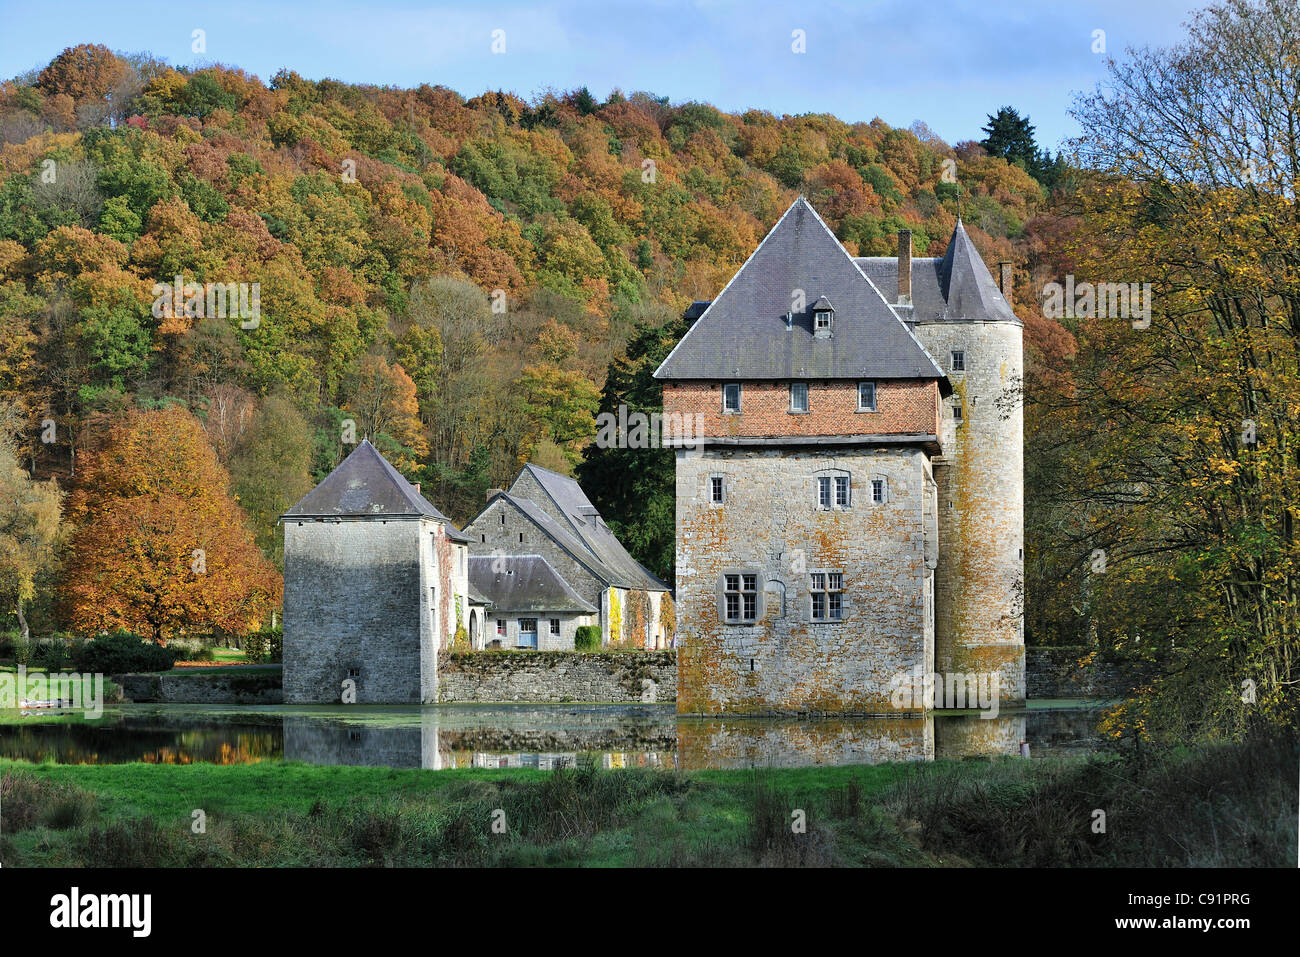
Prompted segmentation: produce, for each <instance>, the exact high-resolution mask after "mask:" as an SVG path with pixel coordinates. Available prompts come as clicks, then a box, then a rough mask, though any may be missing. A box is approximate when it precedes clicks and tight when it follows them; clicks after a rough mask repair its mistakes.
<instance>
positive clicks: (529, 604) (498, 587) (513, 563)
mask: <svg viewBox="0 0 1300 957" xmlns="http://www.w3.org/2000/svg"><path fill="white" fill-rule="evenodd" d="M469 582H470V588H471V589H473V590H474V591H477V592H478V593H480V594H481V595H482V596H483V597H484V598H486V599H487V600H488V601H489V602H491V603H492V607H493V609H495V610H497V611H500V612H521V611H532V612H547V611H556V612H559V611H571V612H581V613H583V614H587V615H594V614H597V609H596V608H595V606H593V605H592V604H591V603H590V602H589V601H586V600H585V599H583V598H582V596H580V595H579V594H578V593H577V592H575V591H574V590H573V589H572V588H570V587H569V584H568V582H566V581H565V580H564V579H563V578H561V577H560V575H559V573H558V572H557V571H556V570H555V569H554V568H552V567H551V565H550V563H549V562H548V561H547V560H546V559H545V558H543V557H542V556H541V555H507V556H504V557H501V556H498V557H492V556H480V557H478V558H471V559H470V560H469Z"/></svg>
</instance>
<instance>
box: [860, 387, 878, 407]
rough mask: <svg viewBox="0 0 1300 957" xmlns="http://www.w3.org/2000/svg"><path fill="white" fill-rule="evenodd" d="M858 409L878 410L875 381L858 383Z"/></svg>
mask: <svg viewBox="0 0 1300 957" xmlns="http://www.w3.org/2000/svg"><path fill="white" fill-rule="evenodd" d="M858 411H859V412H875V411H876V384H875V383H874V382H859V383H858Z"/></svg>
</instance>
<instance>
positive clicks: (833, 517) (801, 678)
mask: <svg viewBox="0 0 1300 957" xmlns="http://www.w3.org/2000/svg"><path fill="white" fill-rule="evenodd" d="M1001 274H1002V283H1001V288H999V284H998V283H996V282H994V280H993V277H992V276H991V275H990V273H989V270H988V269H987V267H986V266H985V265H984V262H983V260H982V259H981V258H980V256H979V254H978V252H977V251H976V250H975V247H974V245H973V244H972V242H971V240H970V237H969V236H968V235H967V234H966V231H965V229H964V228H963V227H962V225H961V223H960V222H959V223H958V224H957V227H956V229H955V230H954V232H953V235H952V238H951V240H950V241H949V244H948V249H947V252H946V253H945V255H944V256H943V257H942V258H937V259H933V258H914V257H913V256H912V249H911V234H910V233H908V232H902V233H900V234H899V250H898V256H897V257H896V258H895V257H887V258H884V257H867V258H854V257H853V256H851V255H850V254H849V252H848V251H847V250H846V249H845V248H844V247H843V246H842V245H841V244H840V242H839V241H838V240H837V239H836V238H835V236H834V235H833V234H832V233H831V231H830V229H829V228H827V226H826V225H825V223H824V222H823V221H822V220H821V218H820V217H819V216H818V215H817V213H816V211H815V210H814V209H813V208H812V206H811V205H810V204H809V203H808V202H807V200H806V199H804V198H802V197H800V198H799V199H798V200H797V201H796V202H795V203H794V204H793V205H792V206H791V207H790V208H789V209H788V210H787V211H786V213H785V214H784V215H783V216H782V217H781V219H780V221H778V222H777V224H776V225H775V226H774V227H773V228H772V230H771V232H770V233H768V235H767V237H766V238H765V239H764V240H763V241H762V242H761V243H760V244H759V246H758V248H757V249H756V250H755V251H754V253H753V254H752V255H751V256H750V258H749V259H748V260H747V261H746V262H745V264H744V265H743V266H742V267H741V269H740V271H739V272H737V273H736V275H735V276H734V277H733V278H732V279H731V281H730V282H729V283H728V284H727V285H726V286H725V287H724V288H723V290H722V291H721V292H720V293H719V294H718V297H717V298H716V299H714V300H712V302H710V303H707V304H697V307H696V308H695V309H694V310H693V312H695V313H697V314H698V318H696V319H695V322H694V324H693V325H692V326H691V327H690V329H689V330H688V331H687V333H686V334H685V336H684V337H683V338H682V339H681V341H680V342H679V343H678V344H677V346H676V347H675V348H674V349H673V351H672V352H671V353H670V354H669V355H668V357H667V358H666V359H665V360H664V362H663V364H662V365H661V366H660V367H659V369H658V370H657V371H656V372H655V376H656V378H658V379H660V380H662V382H663V397H664V398H663V404H664V413H665V416H664V417H665V420H668V421H673V420H674V419H673V417H674V415H675V416H677V417H678V418H677V419H676V421H693V422H696V423H702V426H703V429H702V436H703V439H702V441H699V440H694V438H693V437H692V439H690V440H688V439H685V438H679V440H678V441H677V442H676V444H677V446H678V447H677V451H676V496H677V504H676V525H677V552H676V558H677V561H676V565H677V583H676V585H677V587H676V601H677V609H678V611H677V620H678V626H677V635H678V647H679V653H678V697H677V704H678V710H679V711H682V712H688V713H718V712H742V713H743V712H750V713H776V714H779V713H805V712H839V713H846V712H850V713H874V714H882V713H891V712H895V711H898V710H903V711H925V710H927V709H929V708H930V707H931V705H932V703H933V702H934V696H932V695H931V693H930V691H929V685H928V684H927V685H923V684H922V683H920V682H919V681H918V680H917V679H919V678H921V676H927V677H928V679H929V680H930V681H937V682H938V684H939V687H940V689H941V690H942V689H943V688H944V687H945V681H946V682H947V684H946V687H947V688H949V689H953V688H954V687H956V686H957V682H955V681H954V680H953V679H954V678H960V679H962V680H967V679H969V680H979V679H980V678H983V680H985V681H989V680H991V679H993V678H996V680H997V683H998V684H997V686H998V696H999V699H1000V701H1001V703H1002V705H1003V706H1004V707H1005V706H1011V705H1014V704H1017V703H1020V702H1023V700H1024V698H1025V674H1024V634H1023V577H1024V572H1023V566H1024V531H1023V500H1024V488H1023V426H1022V408H1021V402H1020V390H1021V380H1022V366H1023V363H1022V352H1021V332H1022V326H1021V323H1020V321H1019V320H1018V319H1017V318H1016V316H1015V313H1014V312H1013V311H1012V309H1011V307H1010V305H1009V303H1008V301H1007V295H1009V294H1010V282H1009V280H1010V269H1009V267H1007V266H1005V265H1004V266H1003V268H1002V270H1001ZM1004 293H1005V294H1006V295H1004ZM687 315H688V318H689V317H691V315H692V313H688V314H687ZM697 428H698V426H697ZM923 688H924V689H925V690H924V691H923ZM908 689H910V690H911V693H907V691H908ZM900 691H901V692H903V693H902V694H900ZM937 697H939V700H940V702H941V703H948V704H951V703H953V702H951V701H945V699H944V698H943V697H942V695H939V696H937ZM958 703H960V702H958Z"/></svg>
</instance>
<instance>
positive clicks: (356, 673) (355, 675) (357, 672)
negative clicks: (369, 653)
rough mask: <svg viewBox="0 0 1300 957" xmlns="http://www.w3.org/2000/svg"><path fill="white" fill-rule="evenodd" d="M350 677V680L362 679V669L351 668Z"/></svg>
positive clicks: (349, 670)
mask: <svg viewBox="0 0 1300 957" xmlns="http://www.w3.org/2000/svg"><path fill="white" fill-rule="evenodd" d="M348 677H349V678H360V677H361V669H360V668H349V669H348Z"/></svg>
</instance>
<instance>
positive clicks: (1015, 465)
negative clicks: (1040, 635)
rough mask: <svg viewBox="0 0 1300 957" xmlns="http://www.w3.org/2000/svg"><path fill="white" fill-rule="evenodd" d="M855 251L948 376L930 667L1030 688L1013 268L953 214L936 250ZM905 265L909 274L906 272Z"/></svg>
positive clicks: (907, 244) (907, 242) (1011, 696)
mask: <svg viewBox="0 0 1300 957" xmlns="http://www.w3.org/2000/svg"><path fill="white" fill-rule="evenodd" d="M911 241H912V237H911V234H910V233H906V232H905V233H902V234H900V236H899V255H898V257H897V258H893V257H871V258H861V259H858V260H856V261H857V263H858V265H859V266H860V267H861V268H862V270H863V272H865V273H866V274H867V276H868V278H870V279H871V280H872V281H873V282H874V283H875V285H876V286H877V288H879V289H880V290H881V292H882V293H883V294H885V295H888V291H889V290H895V289H896V290H897V296H896V301H895V303H894V310H895V312H897V313H898V314H899V315H900V316H901V317H902V318H903V320H904V321H905V322H906V323H907V324H908V326H909V328H911V329H912V331H913V332H914V334H915V335H916V337H917V339H918V340H919V341H920V342H921V344H922V345H924V346H925V347H926V350H927V351H928V352H929V353H930V354H931V355H932V356H934V357H935V359H936V360H937V361H938V362H939V363H940V364H941V365H942V366H943V368H944V369H945V371H946V372H947V374H948V380H949V382H950V383H951V384H952V389H953V394H952V396H950V397H949V399H948V402H949V408H947V409H945V410H944V414H943V415H942V417H941V429H942V432H941V435H940V448H941V453H940V454H939V455H938V456H936V457H935V458H934V459H933V465H934V475H935V481H936V482H937V484H938V488H939V566H938V568H937V570H936V584H935V662H934V663H935V671H936V672H939V673H950V672H959V673H970V672H990V671H998V672H999V673H1000V674H1001V676H1002V677H1001V682H1000V686H1001V689H1002V692H1001V693H1002V698H1003V700H1004V702H1009V703H1011V702H1018V701H1023V700H1024V698H1025V667H1024V658H1025V651H1024V544H1025V535H1024V495H1025V487H1024V416H1023V403H1022V389H1023V383H1024V359H1023V351H1022V343H1021V339H1022V333H1023V325H1022V323H1021V322H1020V320H1019V319H1018V318H1016V314H1015V313H1014V312H1013V311H1012V309H1011V306H1010V303H1009V302H1008V299H1007V296H1009V295H1010V294H1011V268H1010V264H1009V263H1002V264H1000V268H999V273H1000V275H999V280H1000V281H999V282H995V281H994V279H993V276H992V275H991V274H990V273H989V270H988V267H986V266H985V265H984V260H983V259H981V258H980V255H979V252H978V251H976V249H975V246H974V244H973V243H972V242H971V240H970V236H968V235H967V233H966V230H965V228H964V227H963V226H962V224H961V222H960V221H958V223H957V228H956V229H955V230H954V231H953V234H952V238H951V239H950V240H949V242H948V249H947V251H946V252H945V253H944V255H943V256H942V257H940V258H923V259H914V258H912V249H911ZM909 273H910V275H909Z"/></svg>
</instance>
